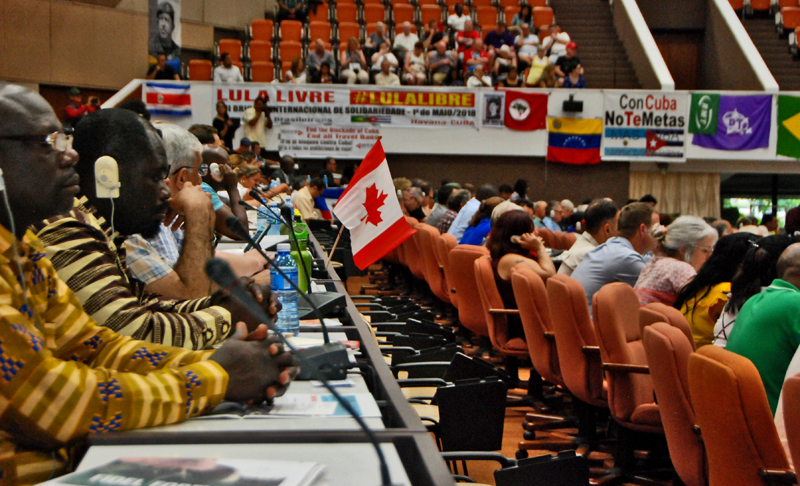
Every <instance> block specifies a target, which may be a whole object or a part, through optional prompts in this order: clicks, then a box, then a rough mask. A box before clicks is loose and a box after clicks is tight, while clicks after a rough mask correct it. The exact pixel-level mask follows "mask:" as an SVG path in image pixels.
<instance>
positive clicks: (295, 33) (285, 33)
mask: <svg viewBox="0 0 800 486" xmlns="http://www.w3.org/2000/svg"><path fill="white" fill-rule="evenodd" d="M279 29H280V33H281V42H284V41H295V42H300V41H301V40H303V23H302V22H300V21H299V20H284V21H283V22H281V24H280V27H279Z"/></svg>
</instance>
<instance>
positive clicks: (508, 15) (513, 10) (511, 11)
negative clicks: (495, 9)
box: [503, 5, 519, 24]
mask: <svg viewBox="0 0 800 486" xmlns="http://www.w3.org/2000/svg"><path fill="white" fill-rule="evenodd" d="M517 12H519V6H518V5H510V6H508V7H503V15H505V18H504V20H505V21H506V24H510V23H511V19H513V18H514V15H516V14H517Z"/></svg>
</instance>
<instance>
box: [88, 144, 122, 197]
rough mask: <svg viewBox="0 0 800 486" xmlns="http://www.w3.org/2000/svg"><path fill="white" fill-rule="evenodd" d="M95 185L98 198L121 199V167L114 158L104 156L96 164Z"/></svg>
mask: <svg viewBox="0 0 800 486" xmlns="http://www.w3.org/2000/svg"><path fill="white" fill-rule="evenodd" d="M94 183H95V193H96V194H97V197H98V198H104V199H116V198H118V197H119V188H120V185H121V184H120V183H119V165H117V161H116V160H115V159H114V158H113V157H109V156H108V155H104V156H102V157H100V158H99V159H97V161H96V162H95V163H94Z"/></svg>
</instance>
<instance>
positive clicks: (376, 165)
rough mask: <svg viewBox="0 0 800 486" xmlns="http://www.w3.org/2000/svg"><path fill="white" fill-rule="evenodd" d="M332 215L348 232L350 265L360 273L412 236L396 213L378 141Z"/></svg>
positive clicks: (388, 177)
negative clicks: (351, 261) (350, 248)
mask: <svg viewBox="0 0 800 486" xmlns="http://www.w3.org/2000/svg"><path fill="white" fill-rule="evenodd" d="M333 214H335V215H336V217H337V218H339V220H340V221H341V222H342V224H343V225H344V226H345V227H346V228H347V229H349V230H350V243H351V247H352V249H353V261H354V262H355V264H356V266H357V267H358V268H360V269H361V270H364V269H365V268H367V267H368V266H370V265H372V264H373V263H375V262H376V261H377V260H378V259H379V258H381V257H383V256H384V255H386V254H387V253H389V252H390V251H392V250H394V249H395V248H397V246H399V245H400V244H401V243H402V242H404V241H405V240H406V239H407V238H408V237H409V236H411V235H413V234H414V233H415V232H416V230H414V229H412V228H411V227H410V226H409V225H408V223H407V222H406V219H405V217H404V216H403V211H402V210H401V209H400V202H399V201H398V200H397V196H396V195H395V190H394V183H393V182H392V174H391V173H390V172H389V163H388V162H387V161H386V154H385V153H384V152H383V145H381V142H380V140H379V141H378V142H377V143H376V144H375V145H374V146H373V147H372V149H370V151H369V153H368V154H367V156H366V157H364V161H363V162H362V163H361V165H360V166H359V167H358V171H357V172H356V173H355V175H354V176H353V178H352V179H351V180H350V184H349V185H348V186H347V189H345V190H344V192H343V193H342V196H341V197H340V198H339V201H338V202H337V203H336V206H334V208H333Z"/></svg>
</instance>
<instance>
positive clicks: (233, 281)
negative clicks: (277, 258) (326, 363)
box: [206, 216, 392, 486]
mask: <svg viewBox="0 0 800 486" xmlns="http://www.w3.org/2000/svg"><path fill="white" fill-rule="evenodd" d="M233 218H234V219H236V218H235V216H233ZM229 219H230V218H229ZM236 221H237V222H239V220H238V219H237V220H236ZM239 224H240V225H241V222H239ZM248 236H249V235H248ZM206 273H207V274H208V276H209V278H210V279H211V280H212V281H213V282H214V283H216V284H217V285H219V286H220V288H223V289H226V290H228V291H229V292H230V295H231V297H233V298H235V299H236V300H238V301H239V302H240V303H241V304H242V305H244V306H245V307H246V308H247V310H248V311H249V312H250V313H251V314H252V315H253V317H255V318H257V319H259V320H260V321H261V322H263V323H264V324H266V325H267V327H269V329H270V330H271V331H272V332H274V333H275V334H276V335H277V336H278V338H279V339H280V340H281V341H282V342H283V344H284V345H285V346H286V347H287V348H288V349H289V351H291V352H292V353H293V354H294V355H295V356H297V358H298V360H299V361H300V366H301V368H302V367H303V366H304V365H310V366H313V364H311V363H309V360H308V359H307V358H306V356H305V355H304V354H303V352H302V351H298V350H297V348H295V347H294V346H293V345H292V344H291V343H290V342H289V340H288V339H286V337H285V336H284V335H283V333H282V332H281V331H280V330H278V328H276V327H275V324H273V323H272V319H270V318H269V316H267V315H266V313H265V312H264V311H263V310H262V309H261V307H260V306H259V305H258V303H257V302H256V301H255V300H254V299H253V296H252V295H251V294H250V293H249V292H248V291H247V289H245V288H244V286H243V285H242V283H241V281H240V280H239V279H238V278H236V275H235V274H234V273H233V271H232V270H231V267H230V266H229V265H228V263H227V262H226V261H225V260H222V259H220V258H211V259H210V260H208V262H207V263H206ZM284 278H285V277H284ZM309 303H311V302H309ZM311 305H312V306H313V305H314V304H311ZM314 307H315V309H316V306H314ZM317 312H319V310H317ZM318 379H319V381H321V382H322V384H323V386H325V388H326V389H327V390H328V392H330V394H331V395H333V397H334V398H335V399H336V401H337V402H339V404H340V405H341V406H342V407H344V409H345V410H347V412H348V413H349V414H350V415H351V416H352V417H353V418H354V419H355V421H356V422H357V423H358V425H359V427H361V429H362V430H363V431H364V433H365V434H366V435H367V438H368V439H369V441H370V442H371V443H372V447H374V448H375V452H376V453H377V454H378V462H379V463H380V473H381V485H382V486H392V481H391V476H390V475H389V466H388V464H387V463H386V457H385V456H384V454H383V450H381V447H380V444H379V442H378V438H377V437H376V436H375V434H374V433H373V432H372V431H371V430H370V428H369V427H368V426H367V424H366V422H364V419H363V418H361V416H360V415H359V414H358V413H357V412H356V410H355V409H354V408H353V406H352V405H351V404H350V403H349V402H348V401H347V400H345V399H344V398H343V397H342V396H341V395H340V394H339V392H338V391H336V388H334V387H333V386H331V384H330V383H329V382H328V378H327V376H325V374H324V373H320V374H319V376H318Z"/></svg>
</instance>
